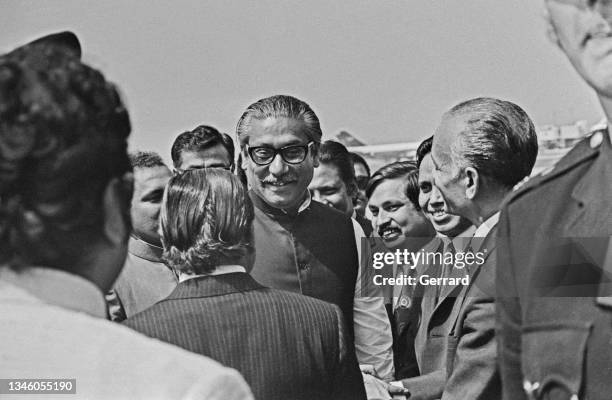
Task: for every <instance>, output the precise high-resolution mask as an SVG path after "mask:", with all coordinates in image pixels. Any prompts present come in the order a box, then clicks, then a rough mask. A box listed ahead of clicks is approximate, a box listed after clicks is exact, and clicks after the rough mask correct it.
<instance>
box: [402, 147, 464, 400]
mask: <svg viewBox="0 0 612 400" xmlns="http://www.w3.org/2000/svg"><path fill="white" fill-rule="evenodd" d="M432 142H433V137H430V138H428V139H426V140H425V141H423V142H422V143H421V145H420V146H419V148H418V149H417V165H418V167H419V181H418V184H419V196H418V206H419V207H420V209H421V210H422V211H423V213H425V215H426V216H427V217H428V218H429V220H430V221H431V223H432V225H433V227H434V228H435V230H436V232H437V236H436V237H435V238H434V239H433V240H432V241H431V242H429V243H428V244H427V245H425V247H424V248H423V250H424V252H431V253H433V254H436V253H440V254H441V253H442V252H443V251H444V248H445V246H448V244H449V243H451V242H452V243H453V245H454V247H455V248H456V249H458V250H460V251H464V250H465V249H466V247H467V245H469V241H470V239H471V237H472V235H473V234H474V231H475V227H474V226H473V225H472V223H471V222H470V221H469V220H468V219H466V218H463V217H460V216H457V215H453V214H450V213H448V212H447V207H446V203H445V202H444V199H443V198H442V196H441V195H440V191H439V190H438V189H437V188H436V186H435V185H434V184H433V183H434V179H433V172H434V166H433V161H432V159H431V146H432ZM441 267H442V264H441V263H440V262H435V261H432V262H429V263H428V262H426V261H423V262H420V263H419V264H418V265H417V266H416V269H417V272H418V274H419V275H427V276H434V277H439V276H442V275H443V271H442V270H441ZM453 272H454V273H456V275H457V276H461V275H463V274H464V271H462V270H461V269H453ZM438 289H441V287H438V286H423V285H419V286H417V288H416V289H415V303H419V302H420V310H419V311H420V322H419V326H418V330H417V333H416V338H415V341H414V347H415V352H416V358H417V362H418V367H419V376H416V377H412V378H408V379H403V380H402V385H403V386H404V387H406V388H407V389H408V390H409V391H410V398H411V399H417V400H419V399H437V398H440V396H441V395H442V391H443V390H444V386H445V383H446V355H447V353H448V340H446V337H447V336H448V334H449V333H450V332H451V329H452V326H453V324H454V321H455V320H456V319H457V315H458V313H459V309H460V307H461V304H462V298H461V297H460V296H459V293H462V294H465V292H464V291H462V288H461V286H460V285H453V286H449V287H445V288H444V291H442V292H439V290H438Z"/></svg>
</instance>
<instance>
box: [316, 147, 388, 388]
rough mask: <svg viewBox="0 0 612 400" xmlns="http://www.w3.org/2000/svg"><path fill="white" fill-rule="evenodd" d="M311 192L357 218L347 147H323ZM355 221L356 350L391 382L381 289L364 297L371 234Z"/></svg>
mask: <svg viewBox="0 0 612 400" xmlns="http://www.w3.org/2000/svg"><path fill="white" fill-rule="evenodd" d="M308 190H309V191H310V194H311V196H312V198H313V200H315V201H318V202H320V203H323V204H325V205H328V206H329V207H332V208H335V209H336V210H338V211H340V212H342V213H343V214H345V215H346V216H347V217H353V216H356V215H355V213H354V210H353V199H354V197H355V195H356V192H357V185H356V184H355V175H354V170H353V162H352V160H351V157H350V153H349V152H348V150H347V149H346V147H344V145H342V144H341V143H338V142H334V141H333V140H328V141H326V142H324V143H322V144H321V146H320V147H319V166H318V167H317V168H315V170H314V176H313V179H312V181H311V182H310V185H308ZM351 222H352V223H353V228H354V231H355V241H356V245H357V254H358V258H359V263H360V266H362V267H361V268H360V269H359V271H358V273H357V282H356V284H355V298H354V303H353V321H354V327H355V350H356V352H357V358H358V359H359V362H360V363H361V364H362V365H364V364H366V365H370V366H372V367H373V368H374V370H375V371H376V372H377V375H378V376H380V377H381V378H383V379H387V380H390V379H392V378H393V350H392V344H393V337H392V334H391V325H390V322H389V318H388V317H387V313H386V310H385V305H384V302H383V296H382V293H381V290H380V288H378V287H373V285H369V287H368V288H367V290H366V291H365V292H366V293H364V295H360V294H361V293H363V292H362V282H363V285H365V284H366V283H365V282H366V281H368V279H369V278H370V274H368V273H367V271H368V270H367V269H365V268H367V267H366V266H365V265H364V264H362V261H364V260H363V257H362V254H366V256H365V257H366V258H367V257H368V256H369V254H370V250H371V248H370V247H371V241H370V240H368V239H367V238H366V237H367V236H369V235H366V233H365V232H364V230H365V229H362V226H361V225H360V224H359V221H358V220H357V219H356V218H351ZM368 225H369V228H370V233H371V231H372V225H371V224H370V223H369V221H368ZM366 227H367V226H366ZM362 247H363V249H362ZM364 262H365V261H364ZM364 272H366V273H365V274H364ZM365 294H367V296H366V295H365Z"/></svg>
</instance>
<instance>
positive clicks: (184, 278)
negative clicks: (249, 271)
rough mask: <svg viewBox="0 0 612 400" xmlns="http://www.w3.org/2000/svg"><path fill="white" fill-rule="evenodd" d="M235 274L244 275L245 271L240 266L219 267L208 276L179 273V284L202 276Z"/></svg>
mask: <svg viewBox="0 0 612 400" xmlns="http://www.w3.org/2000/svg"><path fill="white" fill-rule="evenodd" d="M236 272H244V273H246V269H245V268H244V267H243V266H242V265H219V266H218V267H217V268H215V270H214V271H212V272H209V273H208V274H186V273H184V272H179V283H180V282H185V281H188V280H189V279H195V278H200V277H203V276H215V275H224V274H233V273H236Z"/></svg>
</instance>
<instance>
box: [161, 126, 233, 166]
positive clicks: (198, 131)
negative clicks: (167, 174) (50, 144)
mask: <svg viewBox="0 0 612 400" xmlns="http://www.w3.org/2000/svg"><path fill="white" fill-rule="evenodd" d="M218 144H221V145H223V147H224V148H225V150H227V154H229V159H230V162H231V166H233V165H234V141H233V140H232V138H231V137H230V136H229V135H228V134H226V133H221V132H219V131H218V130H217V129H215V128H213V127H212V126H208V125H200V126H198V127H196V128H195V129H193V130H191V131H187V132H183V133H181V134H180V135H178V137H177V138H176V139H175V140H174V143H173V144H172V150H171V151H170V154H171V156H172V164H174V168H178V167H179V166H180V165H181V154H182V153H183V152H184V151H194V152H197V151H201V150H205V149H208V148H211V147H214V146H216V145H218Z"/></svg>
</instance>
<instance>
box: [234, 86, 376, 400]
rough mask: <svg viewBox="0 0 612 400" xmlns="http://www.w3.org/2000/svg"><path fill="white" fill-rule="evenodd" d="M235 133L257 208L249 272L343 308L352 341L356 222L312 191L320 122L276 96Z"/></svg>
mask: <svg viewBox="0 0 612 400" xmlns="http://www.w3.org/2000/svg"><path fill="white" fill-rule="evenodd" d="M236 133H237V136H238V139H239V141H240V146H241V151H242V167H243V168H244V170H245V172H246V176H247V180H248V185H249V187H250V189H251V190H250V193H249V195H250V197H251V199H252V200H253V204H254V206H255V219H254V223H253V231H254V244H255V254H256V256H255V264H254V266H253V269H252V271H251V275H252V276H253V277H254V278H255V279H256V280H257V281H259V282H260V283H262V284H264V285H266V286H269V287H272V288H277V289H284V290H289V291H293V292H297V293H301V294H304V295H307V296H311V297H315V298H318V299H321V300H325V301H327V302H330V303H333V304H336V305H338V306H339V307H340V309H341V310H342V313H343V314H344V318H345V320H346V321H347V326H348V327H349V329H350V331H351V336H352V333H353V324H352V323H351V322H352V321H354V317H353V306H354V304H353V300H354V297H355V285H356V280H357V270H358V256H357V246H356V243H355V234H354V230H353V224H352V222H351V220H350V218H349V217H348V216H346V215H344V214H343V213H341V212H340V211H337V210H334V209H333V208H332V207H328V206H326V205H324V204H321V203H319V202H316V201H312V199H311V197H310V193H309V192H308V185H309V184H310V182H311V180H312V177H313V173H314V168H315V167H316V166H318V165H319V160H318V149H319V143H320V141H321V136H322V132H321V127H320V125H319V119H318V118H317V116H316V114H315V113H314V112H313V111H312V109H311V108H310V106H308V104H306V103H305V102H303V101H301V100H298V99H296V98H294V97H291V96H272V97H268V98H265V99H261V100H259V101H257V102H255V103H253V104H251V105H250V106H249V107H247V109H246V111H245V112H244V113H243V114H242V116H241V117H240V120H239V121H238V124H237V127H236ZM349 345H350V347H351V349H350V351H354V349H353V343H352V342H351V343H350V344H349ZM355 384H360V385H363V382H359V383H357V382H355ZM364 396H365V393H364Z"/></svg>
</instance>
